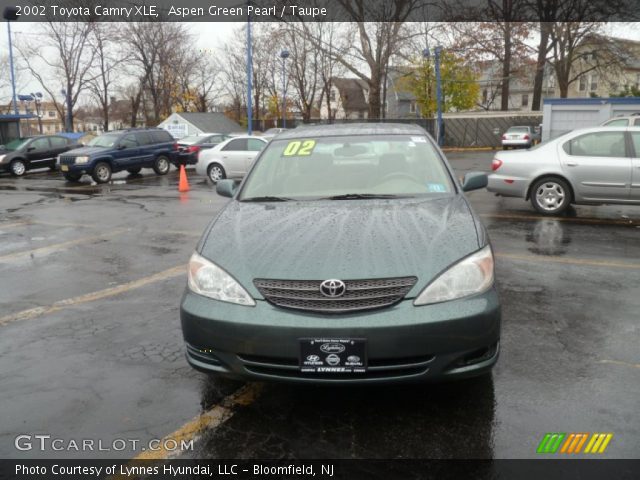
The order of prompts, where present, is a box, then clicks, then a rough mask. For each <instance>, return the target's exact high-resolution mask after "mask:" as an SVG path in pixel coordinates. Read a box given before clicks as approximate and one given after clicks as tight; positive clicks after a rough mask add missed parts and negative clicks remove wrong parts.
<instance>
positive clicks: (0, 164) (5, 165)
mask: <svg viewBox="0 0 640 480" xmlns="http://www.w3.org/2000/svg"><path fill="white" fill-rule="evenodd" d="M78 146H79V144H78V143H77V142H76V141H74V140H70V139H68V138H65V137H62V136H59V135H38V136H33V137H24V138H17V139H15V140H12V141H10V142H9V143H7V144H6V145H2V146H0V169H2V170H5V171H8V172H10V173H11V174H12V175H14V176H16V177H20V176H22V175H24V174H25V172H26V171H27V170H31V169H34V168H50V169H52V170H54V169H55V168H56V158H57V156H58V155H59V154H61V153H63V152H66V151H68V150H71V149H73V148H77V147H78Z"/></svg>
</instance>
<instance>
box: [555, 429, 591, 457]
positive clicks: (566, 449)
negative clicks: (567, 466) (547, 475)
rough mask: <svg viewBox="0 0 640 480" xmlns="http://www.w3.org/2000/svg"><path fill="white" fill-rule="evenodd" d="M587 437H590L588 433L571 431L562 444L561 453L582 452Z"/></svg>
mask: <svg viewBox="0 0 640 480" xmlns="http://www.w3.org/2000/svg"><path fill="white" fill-rule="evenodd" d="M587 438H589V434H588V433H570V434H569V436H568V437H567V440H566V441H565V442H564V444H563V445H562V449H560V453H580V450H582V446H583V445H584V443H585V442H586V441H587Z"/></svg>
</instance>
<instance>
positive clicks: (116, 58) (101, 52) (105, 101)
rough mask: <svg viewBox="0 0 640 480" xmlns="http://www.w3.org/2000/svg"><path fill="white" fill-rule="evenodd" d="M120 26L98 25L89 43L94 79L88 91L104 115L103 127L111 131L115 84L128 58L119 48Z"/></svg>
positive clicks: (90, 82)
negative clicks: (91, 50) (110, 121)
mask: <svg viewBox="0 0 640 480" xmlns="http://www.w3.org/2000/svg"><path fill="white" fill-rule="evenodd" d="M119 37H120V26H119V24H117V23H96V24H95V25H94V28H93V30H92V31H91V35H89V42H90V45H91V48H93V52H94V55H93V56H94V72H93V78H92V79H91V80H90V81H89V82H88V89H89V91H90V92H91V95H92V97H93V98H94V99H95V100H96V102H97V104H98V107H99V108H100V112H101V114H102V127H103V130H104V131H105V132H106V131H107V130H109V110H110V108H109V107H110V103H111V96H112V93H113V89H114V83H115V81H116V78H117V76H118V73H119V72H121V71H122V69H121V68H120V67H121V65H122V63H123V62H124V61H125V60H126V59H127V58H128V56H127V54H126V53H125V51H123V50H122V49H119V48H117V39H118V38H119Z"/></svg>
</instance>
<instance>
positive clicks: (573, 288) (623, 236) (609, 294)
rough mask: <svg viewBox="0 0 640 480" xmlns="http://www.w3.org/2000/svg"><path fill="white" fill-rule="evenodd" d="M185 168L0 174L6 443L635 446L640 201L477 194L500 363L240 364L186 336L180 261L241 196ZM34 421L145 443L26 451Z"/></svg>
mask: <svg viewBox="0 0 640 480" xmlns="http://www.w3.org/2000/svg"><path fill="white" fill-rule="evenodd" d="M448 156H449V158H450V160H451V163H452V165H453V167H454V169H455V170H456V171H457V172H458V173H459V174H460V175H462V174H463V173H464V172H466V171H470V170H478V169H479V170H489V169H490V162H491V158H492V153H491V152H465V153H449V154H448ZM145 172H146V171H145ZM149 172H150V171H149ZM177 178H178V177H177V173H176V172H175V170H172V172H171V173H170V174H169V175H168V176H166V177H157V176H155V175H154V174H153V173H143V175H138V176H133V177H127V176H126V175H125V174H117V175H115V176H114V181H113V182H112V183H111V184H108V185H105V186H96V185H92V184H90V183H89V181H88V180H87V179H86V177H85V180H84V181H85V183H83V184H81V185H71V184H67V183H66V182H64V180H62V179H61V177H60V176H59V175H58V174H57V173H52V172H45V171H42V172H32V173H29V174H27V175H26V176H25V177H23V178H17V179H16V178H12V177H10V176H8V175H6V174H2V175H0V205H2V208H1V209H0V272H1V273H0V278H1V279H2V280H1V282H0V285H1V288H0V385H1V386H2V387H1V388H0V406H1V413H2V415H1V417H0V458H43V457H49V458H54V457H55V458H79V457H80V458H82V457H89V458H96V457H97V458H100V457H112V458H116V457H118V458H133V457H135V456H137V455H140V454H142V455H149V452H148V451H146V452H143V448H144V445H145V444H146V442H148V440H150V439H153V438H158V439H160V438H163V437H166V436H168V435H174V437H179V438H186V439H189V438H195V442H194V445H195V450H193V451H189V452H184V453H182V454H181V455H183V456H185V457H198V458H288V459H293V458H302V459H310V458H533V457H535V456H536V454H535V450H536V447H537V445H538V443H539V442H540V440H541V438H542V437H543V435H544V434H545V433H546V432H554V431H555V432H611V433H613V439H612V440H611V443H610V444H609V447H608V448H607V451H606V452H605V453H604V454H602V455H601V456H600V457H605V458H636V457H637V456H638V453H639V452H640V418H639V416H638V412H639V411H640V348H638V345H639V344H640V342H639V340H640V335H639V334H640V328H639V324H640V313H639V312H640V242H639V241H638V240H639V239H640V208H637V207H621V206H602V207H576V208H575V209H574V210H573V211H572V212H570V214H569V215H567V216H565V217H561V218H543V217H541V216H539V215H538V214H537V213H535V212H534V210H533V209H532V208H531V206H530V205H529V204H528V203H525V202H524V201H521V200H519V199H504V198H496V197H494V196H493V195H492V194H490V193H488V192H486V191H484V190H482V191H478V192H472V193H471V194H470V195H469V197H470V199H471V202H472V204H473V206H474V208H475V209H476V211H477V212H478V213H479V214H480V215H481V217H482V218H483V220H484V222H485V224H486V226H487V227H488V230H489V233H490V236H491V240H492V242H493V246H494V249H495V252H496V257H497V260H496V261H497V264H496V276H497V281H498V285H499V291H500V294H501V299H502V303H503V329H502V351H501V357H500V360H499V362H498V364H497V366H496V367H495V369H494V372H493V376H492V378H480V379H474V380H469V381H462V382H456V383H447V384H427V385H414V386H401V387H358V388H351V387H341V388H330V387H322V388H316V387H299V386H290V385H282V384H266V385H263V384H242V383H239V382H234V381H230V380H223V379H210V378H208V377H207V376H205V375H204V374H201V373H198V372H195V371H193V370H192V369H191V368H190V367H189V366H188V365H187V363H186V361H185V359H184V356H183V344H182V335H181V331H180V325H179V318H178V307H179V301H180V297H181V294H182V291H183V288H184V284H185V280H186V275H185V265H186V262H187V260H188V258H189V256H190V254H191V253H192V251H193V248H194V246H195V245H196V242H197V240H198V238H199V236H200V234H201V232H202V231H203V229H204V228H205V226H206V225H207V223H208V222H209V221H210V220H211V218H212V217H213V216H214V215H215V214H216V212H218V211H219V210H220V209H221V208H222V207H223V205H224V204H225V202H226V201H227V200H226V199H224V198H222V197H219V196H218V195H217V194H216V193H215V191H214V189H213V187H212V185H211V184H209V183H207V181H206V180H204V179H203V178H202V177H197V176H195V172H193V171H190V177H189V178H190V182H191V187H192V189H191V191H190V192H189V193H187V194H179V193H178V192H177ZM194 419H195V420H194ZM195 427H197V428H195ZM194 432H197V434H196V435H195V437H194ZM21 434H29V435H35V434H48V435H51V437H52V438H58V439H63V441H64V442H69V441H70V440H72V439H73V440H76V441H79V440H80V439H94V440H95V442H96V443H97V442H98V441H101V442H102V443H103V445H105V446H112V444H113V443H112V442H113V440H114V439H138V440H139V442H140V443H139V444H138V445H137V447H136V448H131V445H130V444H128V445H127V448H125V449H124V450H121V451H114V450H111V451H102V452H100V451H94V452H93V453H87V452H85V453H78V452H75V451H73V450H72V451H62V452H54V451H52V450H51V449H50V448H49V449H47V450H46V451H44V452H43V451H40V450H39V449H38V448H34V449H32V450H27V451H19V450H17V449H16V448H15V446H14V439H15V437H16V436H18V435H21ZM35 444H36V442H34V445H35ZM168 453H170V452H166V451H165V452H154V453H153V455H156V456H157V455H166V454H168ZM172 455H176V453H175V452H174V453H172ZM178 456H179V455H178Z"/></svg>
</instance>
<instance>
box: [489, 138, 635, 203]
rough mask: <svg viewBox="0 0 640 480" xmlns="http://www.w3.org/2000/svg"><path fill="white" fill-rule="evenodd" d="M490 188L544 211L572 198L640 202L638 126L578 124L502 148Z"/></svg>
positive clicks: (497, 158)
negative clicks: (520, 146)
mask: <svg viewBox="0 0 640 480" xmlns="http://www.w3.org/2000/svg"><path fill="white" fill-rule="evenodd" d="M491 169H492V170H493V173H492V174H491V175H490V176H489V185H488V187H487V189H488V190H489V191H490V192H494V193H496V194H498V195H501V196H505V197H520V198H522V199H524V200H530V201H531V204H532V205H533V207H534V208H535V209H536V210H537V211H538V212H540V213H542V214H544V215H558V214H560V213H562V212H564V211H565V210H566V209H567V208H568V207H569V205H570V204H572V203H574V204H578V205H585V204H590V205H597V204H607V203H609V204H635V205H639V204H640V127H603V126H600V127H594V128H587V129H580V130H574V131H572V132H569V133H566V134H564V135H563V136H561V137H557V138H555V139H553V140H549V141H547V142H544V143H541V144H540V145H538V146H536V147H533V148H531V149H530V150H527V151H523V152H499V153H497V154H496V155H495V157H494V158H493V162H492V165H491Z"/></svg>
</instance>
